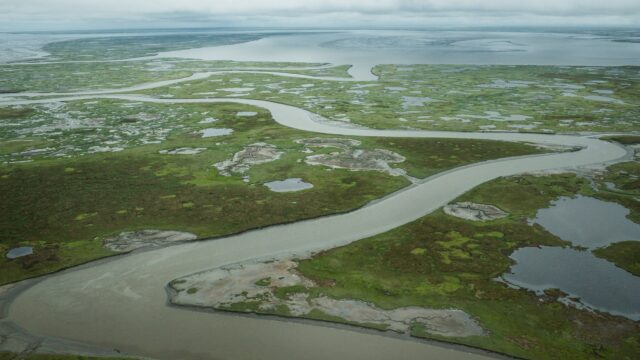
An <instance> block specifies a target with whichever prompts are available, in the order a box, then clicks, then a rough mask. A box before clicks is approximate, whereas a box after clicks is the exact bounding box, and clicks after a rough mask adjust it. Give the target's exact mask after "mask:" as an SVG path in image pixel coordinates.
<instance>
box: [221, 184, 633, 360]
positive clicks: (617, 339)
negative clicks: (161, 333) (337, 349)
mask: <svg viewBox="0 0 640 360" xmlns="http://www.w3.org/2000/svg"><path fill="white" fill-rule="evenodd" d="M587 186H588V183H587V181H586V180H583V179H581V178H579V177H577V176H575V175H572V174H562V175H553V176H544V177H534V176H515V177H509V178H500V179H497V180H495V181H492V182H490V183H487V184H484V185H481V186H479V187H477V188H475V189H474V190H472V191H470V192H469V193H467V194H464V195H463V196H461V197H460V198H459V199H458V201H474V202H481V203H488V204H493V205H495V206H498V207H499V208H501V209H503V210H506V211H508V212H509V213H510V215H509V217H507V218H505V219H500V220H495V221H489V222H471V221H466V220H461V219H458V218H455V217H451V216H448V215H445V214H444V213H443V212H441V211H437V212H435V213H433V214H431V215H428V216H425V217H423V218H421V219H419V220H417V221H415V222H413V223H410V224H407V225H405V226H402V227H400V228H397V229H394V230H391V231H389V232H387V233H384V234H380V235H377V236H374V237H371V238H368V239H364V240H360V241H357V242H355V243H353V244H350V245H347V246H344V247H339V248H336V249H332V250H328V251H325V252H322V253H320V254H318V255H316V256H314V257H312V258H311V259H309V260H302V261H300V262H299V266H298V270H299V271H300V272H301V274H302V275H304V276H306V277H308V278H310V279H312V280H314V281H315V282H316V284H318V287H313V288H309V289H307V288H304V287H300V286H298V287H290V288H282V289H276V293H280V295H281V296H290V295H291V294H294V293H299V292H305V293H310V294H311V296H319V295H320V294H322V295H324V296H330V297H333V298H337V299H359V300H363V301H366V302H369V303H372V304H374V305H376V306H378V307H380V308H383V309H393V308H399V307H405V306H424V307H432V308H458V309H462V310H464V311H466V312H467V313H469V314H470V315H472V316H473V317H474V318H475V319H477V320H478V322H479V323H480V324H481V326H482V327H483V328H484V329H485V330H487V333H488V335H487V336H478V337H466V338H444V337H440V336H433V335H430V334H428V332H426V331H425V329H422V328H421V327H420V326H414V328H413V329H412V335H414V336H417V337H428V338H435V339H438V340H444V341H453V342H457V343H461V344H466V345H471V346H476V347H481V348H485V349H489V350H492V351H497V352H501V353H505V354H508V355H512V356H516V357H522V358H531V359H596V358H608V359H635V358H637V355H638V354H639V353H640V327H639V325H638V324H637V323H635V322H633V321H631V320H627V319H625V318H621V317H615V316H611V315H608V314H604V313H593V312H590V311H584V310H578V309H576V308H573V307H567V306H565V305H563V304H562V303H560V302H558V301H557V298H558V296H559V295H558V294H556V292H554V291H549V292H548V294H547V295H545V296H543V297H537V296H536V295H534V294H533V293H530V292H527V291H524V290H515V289H512V288H509V287H507V286H506V285H504V284H502V283H500V282H496V281H495V280H494V279H495V278H496V277H498V276H499V275H500V274H502V273H504V272H505V271H507V270H508V269H509V267H510V266H511V264H512V260H511V259H510V258H509V255H510V254H511V253H512V252H513V251H514V250H515V249H517V248H520V247H525V246H539V245H547V246H566V245H568V243H566V242H564V241H562V240H560V239H559V238H557V237H555V236H554V235H552V234H550V233H549V232H547V231H546V230H544V229H543V228H542V227H540V226H538V225H534V226H531V225H529V224H528V223H527V221H526V219H527V218H529V217H530V216H531V215H532V214H535V211H536V210H537V209H539V208H543V207H547V206H549V204H550V202H551V201H552V200H553V199H556V198H558V197H560V196H572V195H574V194H576V193H578V192H580V191H582V189H584V188H585V187H587ZM244 305H246V306H249V305H250V304H244ZM244 305H243V304H238V306H237V309H230V310H238V311H252V312H261V310H259V308H258V305H259V302H255V303H254V304H253V306H251V308H246V306H244ZM270 313H273V314H278V315H284V316H291V315H290V314H289V313H288V311H287V309H275V310H273V311H271V312H270ZM312 318H313V317H312ZM315 318H318V319H320V320H326V321H340V320H336V319H329V318H326V317H324V318H323V317H322V316H317V317H315ZM342 322H344V321H343V320H342ZM359 325H360V326H367V325H366V324H359Z"/></svg>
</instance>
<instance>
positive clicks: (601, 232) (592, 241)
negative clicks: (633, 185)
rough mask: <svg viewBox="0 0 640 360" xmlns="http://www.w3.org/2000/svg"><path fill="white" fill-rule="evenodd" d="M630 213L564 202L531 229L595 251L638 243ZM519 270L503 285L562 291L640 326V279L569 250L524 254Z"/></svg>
mask: <svg viewBox="0 0 640 360" xmlns="http://www.w3.org/2000/svg"><path fill="white" fill-rule="evenodd" d="M628 213H629V210H627V209H626V208H624V207H623V206H620V205H618V204H615V203H610V202H606V201H601V200H598V199H594V198H590V197H584V196H579V197H576V198H566V197H565V198H560V199H558V200H556V201H554V202H553V203H552V205H551V207H549V208H547V209H541V210H539V211H538V214H537V216H536V218H535V219H534V220H533V223H537V224H540V225H542V226H543V227H544V228H546V229H547V230H548V231H549V232H551V233H553V234H554V235H556V236H558V237H560V238H562V239H564V240H568V241H571V242H572V243H573V244H575V245H580V246H584V247H588V248H590V249H595V248H598V247H602V246H606V245H608V244H611V243H614V242H619V241H624V240H640V225H638V224H636V223H634V222H632V221H631V220H629V219H627V218H626V215H627V214H628ZM511 258H512V259H513V260H515V261H516V265H514V266H512V267H511V270H510V273H506V274H503V275H502V279H504V280H506V281H507V282H508V283H510V284H512V285H516V286H519V287H522V288H526V289H529V290H533V291H535V292H537V293H541V292H542V290H544V289H549V288H558V289H561V290H562V291H564V292H565V293H567V294H569V295H571V296H575V297H579V298H580V302H581V303H582V304H584V305H586V306H589V307H591V308H594V309H598V310H602V311H607V312H609V313H612V314H616V315H622V316H626V317H628V318H630V319H634V320H640V277H637V276H634V275H632V274H630V273H628V272H626V271H625V270H623V269H621V268H618V267H616V266H615V265H614V264H612V263H610V262H608V261H606V260H604V259H601V258H598V257H595V256H594V255H593V254H592V253H591V251H588V250H587V251H579V250H575V249H570V248H561V247H546V246H543V247H541V248H533V247H529V248H522V249H519V250H516V251H515V252H514V253H513V254H512V255H511Z"/></svg>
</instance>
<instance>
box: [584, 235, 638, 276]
mask: <svg viewBox="0 0 640 360" xmlns="http://www.w3.org/2000/svg"><path fill="white" fill-rule="evenodd" d="M593 253H594V255H596V256H597V257H601V258H603V259H606V260H608V261H610V262H612V263H614V264H616V266H618V267H621V268H623V269H625V270H627V271H628V272H630V273H632V274H633V275H635V276H640V241H623V242H619V243H614V244H611V245H609V246H607V247H605V248H600V249H596V250H593Z"/></svg>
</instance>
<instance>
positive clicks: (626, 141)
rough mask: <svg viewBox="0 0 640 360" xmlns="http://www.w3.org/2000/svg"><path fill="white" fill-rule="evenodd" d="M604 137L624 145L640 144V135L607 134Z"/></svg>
mask: <svg viewBox="0 0 640 360" xmlns="http://www.w3.org/2000/svg"><path fill="white" fill-rule="evenodd" d="M602 139H603V140H608V141H615V142H617V143H620V144H623V145H636V144H640V136H636V135H620V136H605V137H603V138H602Z"/></svg>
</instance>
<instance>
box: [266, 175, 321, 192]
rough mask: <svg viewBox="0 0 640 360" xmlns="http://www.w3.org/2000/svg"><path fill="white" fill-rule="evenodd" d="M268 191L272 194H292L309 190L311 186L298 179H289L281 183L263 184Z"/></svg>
mask: <svg viewBox="0 0 640 360" xmlns="http://www.w3.org/2000/svg"><path fill="white" fill-rule="evenodd" d="M264 185H265V186H266V187H268V188H269V190H271V191H274V192H292V191H300V190H306V189H311V188H312V187H313V184H310V183H308V182H304V181H303V180H302V179H300V178H290V179H286V180H281V181H271V182H268V183H265V184H264Z"/></svg>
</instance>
